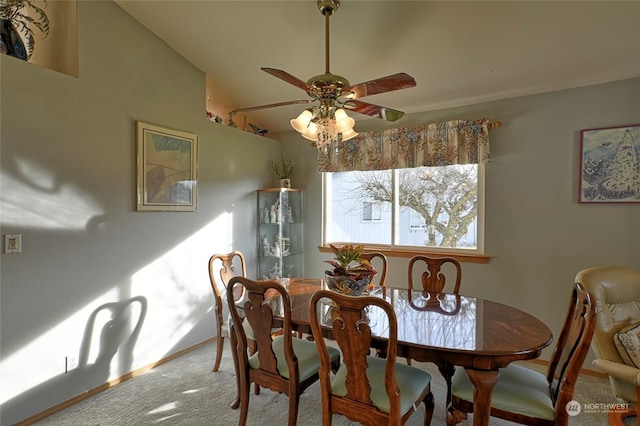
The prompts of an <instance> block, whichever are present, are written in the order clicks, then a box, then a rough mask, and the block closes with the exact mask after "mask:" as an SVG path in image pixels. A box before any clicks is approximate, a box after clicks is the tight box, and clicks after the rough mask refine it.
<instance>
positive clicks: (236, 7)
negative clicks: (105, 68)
mask: <svg viewBox="0 0 640 426" xmlns="http://www.w3.org/2000/svg"><path fill="white" fill-rule="evenodd" d="M116 3H117V4H118V5H120V6H121V7H122V8H123V9H124V10H125V11H126V12H128V13H129V14H130V15H131V16H133V17H134V18H135V19H136V20H138V21H139V22H140V23H142V24H143V25H144V26H146V27H147V28H148V29H149V30H151V31H152V32H153V33H155V34H157V35H158V36H159V37H160V38H161V39H163V40H164V41H165V42H166V43H167V44H168V45H169V46H171V47H172V48H173V49H175V50H176V51H178V52H179V53H180V54H181V55H182V56H184V57H185V58H186V59H187V60H189V61H190V62H191V63H193V64H194V65H195V66H196V67H197V68H199V69H200V70H202V71H203V72H204V73H206V75H207V80H208V87H209V97H210V99H209V100H208V101H207V103H208V105H207V107H208V108H209V109H211V110H213V111H214V112H215V113H216V114H219V115H221V116H222V117H223V118H224V119H225V120H227V113H228V112H229V111H230V110H232V109H237V108H245V107H252V106H256V105H263V104H270V103H276V102H283V101H290V100H297V99H301V100H303V99H309V98H308V96H307V95H306V93H305V92H304V91H303V90H301V89H299V88H297V87H294V86H293V85H290V84H287V83H286V82H284V81H282V80H279V79H277V78H275V77H273V76H271V75H269V74H267V73H266V72H264V71H261V70H260V68H261V67H271V68H277V69H281V70H284V71H287V72H288V73H290V74H292V75H294V76H295V77H297V78H299V79H301V80H303V81H307V80H308V79H309V78H310V77H312V76H315V75H318V74H322V73H324V71H325V39H324V37H325V35H324V29H325V27H324V17H323V16H322V15H321V14H320V12H319V11H318V9H317V8H316V1H315V0H293V1H269V0H261V1H241V0H235V1H217V0H216V1H214V0H197V1H188V0H180V1H177V0H160V1H152V0H133V1H130V0H116ZM639 23H640V2H637V1H599V2H598V1H567V2H562V1H496V2H492V1H467V2H465V1H439V2H435V1H398V0H396V1H362V0H342V2H341V6H340V8H339V10H338V11H337V12H336V13H335V14H334V15H333V16H332V17H331V18H330V40H331V41H330V46H331V49H330V52H331V53H330V70H331V72H332V73H334V74H339V75H341V76H344V77H346V78H347V79H348V80H349V81H350V82H351V83H352V84H355V83H359V82H363V81H368V80H372V79H375V78H378V77H383V76H386V75H390V74H395V73H398V72H405V73H408V74H410V75H411V76H413V77H414V78H415V79H416V81H417V86H416V87H414V88H410V89H404V90H398V91H394V92H389V93H384V94H378V95H373V96H369V97H366V98H363V99H362V100H363V101H366V102H370V103H374V104H377V105H383V106H386V107H390V108H394V109H398V110H402V111H405V112H407V113H412V112H418V111H428V110H434V109H440V108H446V107H452V106H459V105H467V104H473V103H478V102H483V101H489V100H496V99H502V98H508V97H514V96H520V95H527V94H534V93H542V92H548V91H554V90H560V89H565V88H571V87H578V86H585V85H591V84H597V83H602V82H608V81H615V80H622V79H627V78H632V77H638V76H640V24H639ZM204 108H205V105H203V112H204ZM304 108H305V106H304V105H302V106H301V105H292V106H291V105H290V106H284V107H277V108H270V109H265V110H261V111H256V112H254V113H252V114H251V120H252V121H253V122H255V123H257V124H259V125H261V126H262V127H266V128H268V129H269V130H270V132H272V133H274V132H275V133H277V132H280V131H288V130H291V127H290V126H289V120H290V119H291V118H294V117H295V116H297V115H298V113H300V112H301V111H302V109H304ZM351 115H352V116H353V117H354V118H355V119H356V129H357V127H358V125H357V123H358V122H359V121H362V120H367V119H371V118H370V117H368V116H365V115H360V114H357V113H352V114H351ZM397 123H401V121H400V122H397Z"/></svg>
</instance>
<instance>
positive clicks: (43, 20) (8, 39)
mask: <svg viewBox="0 0 640 426" xmlns="http://www.w3.org/2000/svg"><path fill="white" fill-rule="evenodd" d="M40 4H41V5H43V6H44V7H46V5H47V1H46V0H42V1H41V2H40ZM33 27H35V28H37V29H38V30H40V32H42V34H44V36H45V37H46V36H48V35H49V18H47V14H46V13H45V12H44V9H43V8H42V7H40V6H38V4H36V2H35V1H34V0H0V51H1V52H2V53H5V54H7V55H9V56H14V57H16V58H20V59H24V60H29V58H30V57H31V54H32V53H33V49H34V48H35V44H36V41H35V37H34V32H33ZM20 34H22V36H23V37H25V38H26V47H25V43H23V41H22V38H21V37H20Z"/></svg>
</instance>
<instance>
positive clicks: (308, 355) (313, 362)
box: [249, 335, 340, 382]
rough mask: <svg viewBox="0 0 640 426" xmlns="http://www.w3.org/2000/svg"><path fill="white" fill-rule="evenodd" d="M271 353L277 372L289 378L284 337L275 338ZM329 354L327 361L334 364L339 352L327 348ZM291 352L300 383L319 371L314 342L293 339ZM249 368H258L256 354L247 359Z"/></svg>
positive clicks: (318, 359) (258, 361) (318, 358)
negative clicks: (296, 366) (296, 363)
mask: <svg viewBox="0 0 640 426" xmlns="http://www.w3.org/2000/svg"><path fill="white" fill-rule="evenodd" d="M271 347H272V348H273V352H274V353H275V354H276V359H277V368H278V372H279V373H280V375H281V376H282V377H284V378H285V379H288V378H289V366H288V365H287V360H286V359H285V357H284V336H282V335H281V336H276V337H275V338H274V339H273V343H272V344H271ZM327 350H328V352H329V359H330V361H331V362H334V361H336V360H338V359H339V358H340V351H339V350H338V349H336V348H332V347H327ZM293 352H295V354H296V357H297V358H298V375H299V380H300V381H301V382H302V381H304V380H306V379H308V378H309V377H311V376H313V375H314V374H316V373H317V372H318V370H319V369H320V357H319V356H318V350H317V349H316V344H315V343H314V342H309V341H307V340H303V339H298V338H296V337H294V338H293ZM249 366H250V367H251V368H260V360H259V359H258V353H255V354H254V355H252V356H251V357H250V358H249Z"/></svg>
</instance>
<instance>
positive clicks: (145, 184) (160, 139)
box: [136, 121, 198, 212]
mask: <svg viewBox="0 0 640 426" xmlns="http://www.w3.org/2000/svg"><path fill="white" fill-rule="evenodd" d="M136 127H137V129H136V131H137V180H138V185H137V186H138V191H137V205H138V211H175V212H186V211H188V212H192V211H195V210H196V207H197V198H198V193H197V155H198V136H197V135H194V134H192V133H187V132H183V131H180V130H173V129H167V128H164V127H160V126H155V125H153V124H149V123H144V122H141V121H138V122H137V126H136Z"/></svg>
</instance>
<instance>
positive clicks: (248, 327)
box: [222, 316, 279, 340]
mask: <svg viewBox="0 0 640 426" xmlns="http://www.w3.org/2000/svg"><path fill="white" fill-rule="evenodd" d="M230 325H231V316H229V319H228V320H227V322H225V323H224V324H222V331H223V332H225V333H226V334H227V336H228V335H229V328H230V327H229V326H230ZM242 328H244V334H245V335H246V336H247V339H249V340H256V338H255V336H254V334H253V328H251V325H250V324H249V321H247V319H246V318H245V319H243V320H242ZM278 330H279V329H278V328H273V329H271V332H272V333H275V332H276V331H278Z"/></svg>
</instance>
